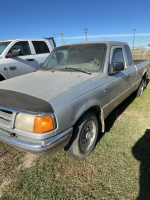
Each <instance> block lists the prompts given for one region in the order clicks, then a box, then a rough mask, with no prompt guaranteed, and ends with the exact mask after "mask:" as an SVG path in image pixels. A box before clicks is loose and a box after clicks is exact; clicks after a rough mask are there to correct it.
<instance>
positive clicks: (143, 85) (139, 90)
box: [136, 79, 145, 97]
mask: <svg viewBox="0 0 150 200" xmlns="http://www.w3.org/2000/svg"><path fill="white" fill-rule="evenodd" d="M144 88H145V80H144V79H142V81H141V83H140V86H139V88H138V90H137V93H136V96H137V97H139V96H141V95H142V94H143V91H144Z"/></svg>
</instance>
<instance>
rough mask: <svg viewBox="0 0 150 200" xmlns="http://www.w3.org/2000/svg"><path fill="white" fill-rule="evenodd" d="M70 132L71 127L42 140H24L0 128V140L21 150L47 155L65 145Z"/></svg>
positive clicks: (71, 130)
mask: <svg viewBox="0 0 150 200" xmlns="http://www.w3.org/2000/svg"><path fill="white" fill-rule="evenodd" d="M72 132H73V128H72V127H71V128H69V129H67V130H66V131H64V132H62V133H60V134H58V135H56V136H54V137H52V138H49V139H47V140H44V141H38V140H37V141H26V140H23V139H19V138H17V137H14V136H13V137H12V136H11V135H12V134H11V133H10V132H8V131H6V130H4V129H1V128H0V141H1V142H4V143H6V144H8V145H10V146H12V147H14V148H17V149H20V150H22V151H27V152H30V153H33V154H37V155H47V154H52V153H54V152H56V151H58V150H59V149H61V148H63V147H65V146H66V145H67V144H68V142H69V140H70V138H71V136H72Z"/></svg>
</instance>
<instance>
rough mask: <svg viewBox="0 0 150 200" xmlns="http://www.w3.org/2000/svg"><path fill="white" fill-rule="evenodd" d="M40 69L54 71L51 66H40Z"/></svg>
mask: <svg viewBox="0 0 150 200" xmlns="http://www.w3.org/2000/svg"><path fill="white" fill-rule="evenodd" d="M41 69H45V70H50V71H51V72H54V70H53V69H52V68H48V67H41Z"/></svg>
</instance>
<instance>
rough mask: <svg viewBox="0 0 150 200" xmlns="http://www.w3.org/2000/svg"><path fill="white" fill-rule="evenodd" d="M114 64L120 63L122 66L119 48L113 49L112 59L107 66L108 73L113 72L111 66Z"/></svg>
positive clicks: (122, 59)
mask: <svg viewBox="0 0 150 200" xmlns="http://www.w3.org/2000/svg"><path fill="white" fill-rule="evenodd" d="M115 62H122V63H123V65H124V56H123V52H122V49H121V48H117V49H114V51H113V55H112V59H111V61H110V65H109V72H113V64H114V63H115Z"/></svg>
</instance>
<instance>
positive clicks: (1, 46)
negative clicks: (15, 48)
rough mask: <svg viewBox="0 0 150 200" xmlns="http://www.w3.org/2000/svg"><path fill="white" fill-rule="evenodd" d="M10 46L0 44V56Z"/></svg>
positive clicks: (5, 43)
mask: <svg viewBox="0 0 150 200" xmlns="http://www.w3.org/2000/svg"><path fill="white" fill-rule="evenodd" d="M9 44H10V42H0V54H1V53H2V52H3V51H4V49H5V48H6V47H7V46H8V45H9Z"/></svg>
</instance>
